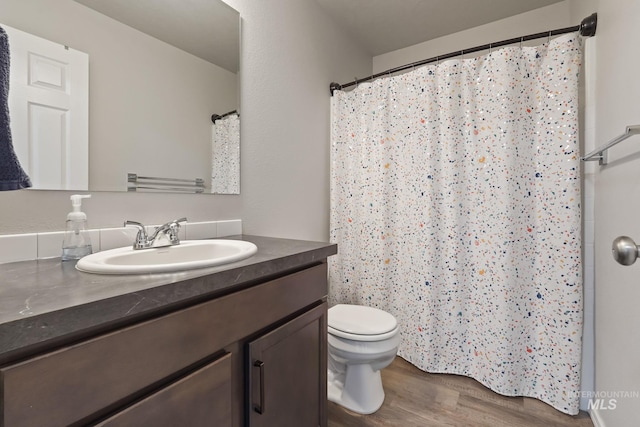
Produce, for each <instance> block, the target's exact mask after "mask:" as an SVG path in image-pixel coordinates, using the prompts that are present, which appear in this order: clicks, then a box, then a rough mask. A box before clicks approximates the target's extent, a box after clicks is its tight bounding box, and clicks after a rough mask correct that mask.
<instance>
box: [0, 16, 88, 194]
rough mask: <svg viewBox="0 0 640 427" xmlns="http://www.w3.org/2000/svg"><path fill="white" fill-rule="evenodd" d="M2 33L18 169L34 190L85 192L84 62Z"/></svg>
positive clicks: (18, 34)
mask: <svg viewBox="0 0 640 427" xmlns="http://www.w3.org/2000/svg"><path fill="white" fill-rule="evenodd" d="M0 25H2V24H0ZM2 27H3V28H4V29H5V30H6V32H7V34H8V36H9V48H10V53H11V79H10V88H9V113H10V117H11V133H12V139H13V144H14V149H15V151H16V154H17V155H18V158H19V160H20V163H21V165H22V166H23V168H24V169H25V171H26V172H27V174H28V175H29V176H30V177H31V181H32V183H33V187H34V188H37V189H46V190H88V189H89V56H88V55H87V54H86V53H83V52H80V51H78V50H74V49H71V48H68V47H66V46H63V45H61V44H58V43H53V42H51V41H49V40H46V39H43V38H40V37H37V36H34V35H31V34H29V33H25V32H23V31H20V30H17V29H14V28H11V27H8V26H6V25H2Z"/></svg>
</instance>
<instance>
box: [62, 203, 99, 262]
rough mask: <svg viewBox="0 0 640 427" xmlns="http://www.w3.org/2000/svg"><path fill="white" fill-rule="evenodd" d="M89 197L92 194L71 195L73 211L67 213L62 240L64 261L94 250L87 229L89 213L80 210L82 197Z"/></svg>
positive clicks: (77, 257) (78, 257)
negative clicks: (65, 227)
mask: <svg viewBox="0 0 640 427" xmlns="http://www.w3.org/2000/svg"><path fill="white" fill-rule="evenodd" d="M89 197H91V195H90V194H74V195H73V196H71V205H72V206H73V211H71V212H69V214H68V215H67V229H66V231H65V233H64V241H63V242H62V261H68V260H75V259H80V258H82V257H83V256H85V255H89V254H90V253H91V252H92V250H91V238H90V237H89V232H88V231H87V215H86V214H85V213H84V212H82V211H81V210H80V208H81V207H82V199H88V198H89Z"/></svg>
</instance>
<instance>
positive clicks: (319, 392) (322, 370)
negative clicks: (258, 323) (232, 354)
mask: <svg viewBox="0 0 640 427" xmlns="http://www.w3.org/2000/svg"><path fill="white" fill-rule="evenodd" d="M326 313H327V304H326V303H323V304H321V305H320V306H318V307H316V308H314V309H312V310H310V311H308V312H306V313H305V314H303V315H301V316H299V317H297V318H295V319H293V320H292V321H290V322H288V323H286V324H285V325H283V326H281V327H279V328H277V329H275V330H273V331H271V332H269V333H267V334H266V335H263V336H262V337H260V338H258V339H256V340H254V341H252V342H251V343H249V361H248V362H249V366H248V367H247V369H248V372H249V399H248V405H249V408H248V411H249V416H248V418H249V423H250V425H251V426H252V427H257V426H265V427H267V426H278V427H288V426H291V427H300V426H325V425H326V397H327V390H326V389H327V382H326V378H327V365H326V360H327V354H326V334H327V324H326V319H327V315H326Z"/></svg>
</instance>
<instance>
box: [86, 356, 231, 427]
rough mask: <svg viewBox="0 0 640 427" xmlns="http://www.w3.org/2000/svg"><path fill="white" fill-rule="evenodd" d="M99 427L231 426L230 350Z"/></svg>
mask: <svg viewBox="0 0 640 427" xmlns="http://www.w3.org/2000/svg"><path fill="white" fill-rule="evenodd" d="M97 426H101V427H106V426H109V427H117V426H154V427H163V426H167V427H175V426H190V427H197V426H203V427H205V426H207V427H208V426H216V427H231V353H227V354H226V355H224V356H223V357H221V358H220V359H218V360H216V361H215V362H212V363H210V364H208V365H206V366H204V367H203V368H200V369H198V370H197V371H195V372H193V373H192V374H190V375H187V376H186V377H184V378H182V379H181V380H179V381H177V382H175V383H173V384H171V385H169V386H167V387H165V388H163V389H161V390H159V391H157V392H155V393H153V394H152V395H150V396H148V397H147V398H145V399H143V400H141V401H139V402H138V403H136V404H134V405H132V406H130V407H128V408H126V409H124V410H123V411H121V412H118V413H117V414H115V415H114V416H112V417H110V418H108V419H106V420H104V421H103V422H101V423H99V424H97Z"/></svg>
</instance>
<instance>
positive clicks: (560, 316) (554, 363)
mask: <svg viewBox="0 0 640 427" xmlns="http://www.w3.org/2000/svg"><path fill="white" fill-rule="evenodd" d="M580 61H581V46H580V41H579V39H577V36H575V35H565V36H562V37H559V38H557V39H554V40H551V41H550V42H548V43H547V44H544V45H541V46H538V47H508V48H504V49H500V50H495V51H493V52H492V53H491V54H489V55H485V56H480V57H477V58H474V59H464V60H462V59H460V60H450V61H447V62H444V63H441V64H438V65H431V66H425V67H422V68H419V69H416V70H414V71H412V72H409V73H406V74H403V75H400V76H395V77H389V78H385V79H380V80H376V81H374V82H373V83H367V84H360V85H359V87H357V88H356V89H355V90H353V91H351V92H342V91H337V92H335V94H334V96H333V98H332V101H331V102H332V105H331V108H332V112H331V113H332V118H331V127H332V129H331V139H332V141H331V216H330V222H331V226H330V229H331V241H332V242H335V243H337V244H338V251H339V254H338V255H337V256H335V257H332V258H331V259H330V303H331V304H335V303H353V304H363V305H369V306H374V307H378V308H381V309H383V310H387V311H389V312H390V313H392V314H393V315H394V316H396V318H397V319H398V321H399V323H400V326H401V328H402V342H401V345H400V349H399V355H400V356H402V357H403V358H405V359H406V360H408V361H409V362H411V363H412V364H414V365H416V366H417V367H419V368H421V369H423V370H426V371H429V372H439V373H452V374H460V375H466V376H469V377H472V378H475V379H476V380H478V381H480V382H481V383H483V384H485V385H486V386H487V387H489V388H491V389H492V390H494V391H496V392H498V393H501V394H505V395H509V396H529V397H535V398H538V399H540V400H542V401H544V402H547V403H549V404H550V405H552V406H554V407H555V408H557V409H558V410H560V411H562V412H565V413H569V414H576V413H577V412H578V404H579V390H580V356H581V336H582V274H581V221H580V169H579V168H580V163H579V162H580V160H579V152H578V72H579V69H580Z"/></svg>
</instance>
